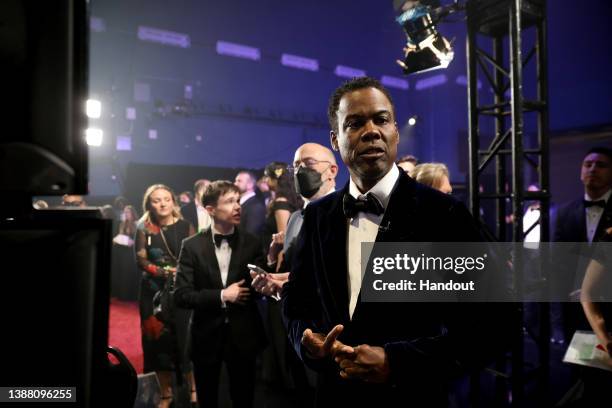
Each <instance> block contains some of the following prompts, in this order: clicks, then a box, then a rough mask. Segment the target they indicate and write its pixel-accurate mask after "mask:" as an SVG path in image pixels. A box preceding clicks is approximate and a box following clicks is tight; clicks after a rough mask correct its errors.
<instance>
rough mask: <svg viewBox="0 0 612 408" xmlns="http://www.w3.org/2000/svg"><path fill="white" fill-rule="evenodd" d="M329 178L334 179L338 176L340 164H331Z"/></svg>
mask: <svg viewBox="0 0 612 408" xmlns="http://www.w3.org/2000/svg"><path fill="white" fill-rule="evenodd" d="M329 173H330V175H329V180H333V179H335V178H336V176H337V175H338V165H337V164H332V165H331V166H329Z"/></svg>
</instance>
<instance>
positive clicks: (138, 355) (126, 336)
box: [108, 299, 143, 374]
mask: <svg viewBox="0 0 612 408" xmlns="http://www.w3.org/2000/svg"><path fill="white" fill-rule="evenodd" d="M108 344H109V345H110V346H113V347H116V348H118V349H119V350H121V351H122V352H123V354H125V355H126V357H127V358H128V359H129V360H130V363H132V365H133V366H134V368H135V369H136V372H137V373H138V374H142V366H143V358H142V343H141V340H140V316H139V314H138V302H124V301H121V300H117V299H111V306H110V317H109V331H108Z"/></svg>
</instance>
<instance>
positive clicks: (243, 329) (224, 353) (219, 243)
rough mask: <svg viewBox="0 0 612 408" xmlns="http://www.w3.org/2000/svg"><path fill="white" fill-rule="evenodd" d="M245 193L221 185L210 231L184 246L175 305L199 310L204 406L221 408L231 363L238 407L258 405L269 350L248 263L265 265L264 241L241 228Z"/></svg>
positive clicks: (196, 349) (197, 369)
mask: <svg viewBox="0 0 612 408" xmlns="http://www.w3.org/2000/svg"><path fill="white" fill-rule="evenodd" d="M239 200H240V193H239V191H238V188H237V187H236V186H235V185H234V184H232V183H231V182H230V181H215V182H213V183H211V184H210V185H209V186H208V187H207V189H206V191H205V192H204V196H203V202H202V204H203V205H204V207H205V208H206V210H207V211H208V212H209V214H210V216H211V217H212V220H213V222H212V225H211V227H210V228H209V229H207V230H204V231H201V232H200V233H198V234H196V235H194V236H192V237H190V238H187V239H186V240H184V241H183V246H182V248H181V253H180V256H179V265H178V268H177V273H176V290H175V294H174V297H175V301H176V304H177V305H178V306H179V307H184V308H190V309H193V310H194V311H193V318H192V327H191V333H192V360H193V364H194V376H195V382H196V390H197V394H198V401H199V402H200V405H201V406H204V407H216V406H217V404H218V398H217V392H218V386H219V375H220V373H221V363H222V362H225V364H226V366H227V369H228V373H229V380H230V394H231V399H232V402H233V406H234V407H250V406H252V404H253V392H254V383H255V357H256V355H257V353H258V352H259V351H261V350H262V349H263V347H264V345H265V335H264V331H263V326H262V322H261V318H260V316H259V313H258V311H257V308H256V306H255V303H254V302H253V300H252V298H251V290H250V289H249V287H250V282H251V278H250V276H249V270H248V268H247V264H249V263H253V264H259V265H262V264H263V263H264V259H263V255H262V254H261V252H260V248H261V246H260V244H259V240H258V239H257V238H255V237H254V236H253V235H251V234H249V233H247V232H245V231H242V230H241V229H239V228H238V225H239V224H240V203H239Z"/></svg>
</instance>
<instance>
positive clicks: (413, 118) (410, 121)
mask: <svg viewBox="0 0 612 408" xmlns="http://www.w3.org/2000/svg"><path fill="white" fill-rule="evenodd" d="M417 118H418V116H417V115H414V116H411V117H410V118H409V119H408V124H409V125H410V126H414V125H416V123H417Z"/></svg>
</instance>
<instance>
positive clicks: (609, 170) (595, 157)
mask: <svg viewBox="0 0 612 408" xmlns="http://www.w3.org/2000/svg"><path fill="white" fill-rule="evenodd" d="M580 180H581V181H582V183H583V184H584V186H585V187H586V188H588V189H594V190H604V192H605V190H606V188H610V187H612V162H610V158H608V156H606V155H603V154H599V153H591V154H589V155H587V157H585V158H584V160H583V161H582V170H581V172H580Z"/></svg>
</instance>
